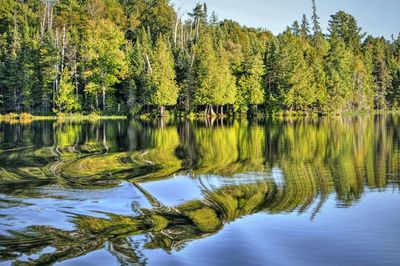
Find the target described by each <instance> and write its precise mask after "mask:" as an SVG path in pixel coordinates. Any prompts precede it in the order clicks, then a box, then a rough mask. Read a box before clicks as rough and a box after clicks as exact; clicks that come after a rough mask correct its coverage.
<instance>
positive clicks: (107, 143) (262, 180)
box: [0, 115, 400, 264]
mask: <svg viewBox="0 0 400 266" xmlns="http://www.w3.org/2000/svg"><path fill="white" fill-rule="evenodd" d="M399 123H400V118H399V117H397V116H390V115H388V116H365V117H342V118H340V117H338V118H330V119H323V118H313V119H294V120H290V119H288V120H266V121H247V120H242V121H220V120H218V121H207V122H202V121H197V122H189V121H181V122H172V121H171V122H163V124H162V125H160V123H159V122H148V123H140V122H138V121H99V122H96V123H90V122H65V123H57V122H48V121H47V122H34V123H31V124H5V123H3V124H0V162H1V163H0V177H1V182H0V193H2V194H3V195H4V197H2V199H1V200H0V208H8V209H11V208H15V207H16V206H19V205H20V204H26V203H24V199H27V198H28V199H32V198H33V199H34V198H46V197H54V196H52V195H46V194H44V193H43V192H42V191H41V190H40V189H38V188H41V187H48V186H57V187H59V188H62V189H63V190H65V191H68V190H71V189H82V192H84V191H87V190H88V189H97V190H102V189H106V188H112V187H115V186H118V185H120V184H121V183H122V182H130V183H131V184H133V185H134V186H133V188H135V190H137V191H139V192H140V193H141V194H142V195H143V196H144V197H145V198H146V199H147V201H148V203H149V204H150V205H151V207H148V208H147V207H146V208H144V207H141V206H139V205H138V204H133V206H135V207H134V208H135V210H134V211H135V212H134V213H135V214H132V215H120V214H116V213H109V212H104V211H102V210H97V211H98V213H101V214H102V215H103V216H105V217H96V216H91V215H82V214H77V213H75V212H74V211H71V212H69V213H68V215H69V216H70V217H71V222H72V224H73V225H74V230H64V229H59V228H57V227H54V226H49V225H32V226H28V227H27V228H25V229H23V230H9V231H8V233H7V234H4V235H3V236H1V237H0V259H1V260H3V261H16V262H18V261H19V259H21V256H22V255H23V256H31V255H32V254H36V255H37V256H36V257H35V258H34V259H30V260H28V261H25V263H27V264H46V263H54V262H58V261H63V260H66V259H69V258H75V257H79V256H82V255H84V254H87V253H89V252H91V251H94V250H98V249H103V248H106V249H107V250H108V251H109V252H110V253H111V254H113V255H114V256H115V257H116V258H117V259H118V261H119V262H120V263H121V264H124V263H125V264H130V263H139V264H145V263H146V258H145V256H144V255H143V252H142V251H143V250H144V249H160V248H161V249H164V250H166V251H172V250H177V251H179V250H180V249H181V248H183V247H184V246H185V244H186V243H188V242H190V241H194V240H196V239H200V238H204V237H207V236H210V235H212V234H216V233H217V232H218V231H220V230H222V229H223V227H224V225H225V224H227V223H230V222H232V221H235V220H236V219H238V218H240V217H244V216H248V215H251V214H255V213H260V212H264V213H268V214H278V213H290V212H300V213H302V212H305V211H309V212H310V214H311V219H313V218H314V217H315V216H316V215H318V212H319V211H320V209H321V208H322V207H323V205H324V202H325V201H326V200H327V198H328V197H329V196H330V195H335V196H336V203H337V206H339V207H348V206H351V205H352V204H354V203H356V202H358V201H359V200H360V199H361V198H362V197H363V195H364V194H365V193H368V191H375V190H376V191H384V190H386V189H389V188H390V189H396V190H398V185H399V180H400V178H399V173H400V169H399V167H400V143H399V133H400V132H399V131H398V128H399V126H400V124H399ZM175 176H187V177H188V178H191V179H194V180H196V182H197V184H198V185H199V186H200V188H201V191H202V192H201V197H200V198H198V199H192V200H186V201H184V202H182V203H180V204H176V205H174V206H166V205H164V204H163V203H162V202H161V201H160V200H158V199H157V198H156V196H154V195H152V194H151V192H149V191H147V190H146V189H145V188H144V187H143V185H144V184H149V183H152V182H156V181H158V180H164V179H167V178H174V177H175ZM210 176H213V178H215V179H224V180H228V181H226V182H225V183H223V184H222V185H220V186H215V187H213V186H212V187H210V186H207V185H205V184H204V183H203V182H202V178H204V177H206V178H207V177H210ZM229 180H231V181H229ZM177 193H178V192H177ZM310 209H311V210H310ZM1 219H2V217H0V220H1ZM135 235H144V236H145V237H146V239H147V241H146V243H145V244H144V245H143V246H140V245H139V244H137V243H135V242H134V241H133V240H132V236H135ZM19 262H20V263H24V262H23V261H19Z"/></svg>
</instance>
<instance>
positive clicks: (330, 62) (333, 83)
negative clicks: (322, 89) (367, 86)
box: [325, 35, 352, 113]
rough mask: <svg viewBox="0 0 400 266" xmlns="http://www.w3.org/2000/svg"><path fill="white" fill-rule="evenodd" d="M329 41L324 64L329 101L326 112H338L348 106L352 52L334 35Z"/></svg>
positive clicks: (346, 108)
mask: <svg viewBox="0 0 400 266" xmlns="http://www.w3.org/2000/svg"><path fill="white" fill-rule="evenodd" d="M329 42H330V50H329V54H328V57H327V59H326V65H325V71H326V73H327V77H328V82H327V89H328V102H329V105H328V106H327V110H326V112H328V113H338V112H342V111H346V110H348V109H349V108H350V106H349V103H350V98H351V95H352V92H351V88H352V79H351V78H352V77H351V76H352V71H351V62H352V54H351V53H350V52H349V51H348V50H347V49H346V45H345V43H344V41H343V40H342V39H341V38H339V37H337V36H336V35H333V36H331V37H330V41H329Z"/></svg>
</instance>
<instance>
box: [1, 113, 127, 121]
mask: <svg viewBox="0 0 400 266" xmlns="http://www.w3.org/2000/svg"><path fill="white" fill-rule="evenodd" d="M126 118H127V117H126V116H120V115H111V116H104V115H100V114H96V113H91V114H87V115H85V114H57V115H32V114H29V113H20V114H17V113H9V114H0V121H19V122H24V121H33V120H89V121H93V120H101V119H126Z"/></svg>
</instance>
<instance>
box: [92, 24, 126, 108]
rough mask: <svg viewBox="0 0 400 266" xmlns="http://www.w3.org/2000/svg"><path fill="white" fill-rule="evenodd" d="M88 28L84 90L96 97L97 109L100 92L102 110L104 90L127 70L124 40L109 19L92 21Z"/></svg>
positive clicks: (104, 104)
mask: <svg viewBox="0 0 400 266" xmlns="http://www.w3.org/2000/svg"><path fill="white" fill-rule="evenodd" d="M88 31H89V32H90V33H89V36H88V40H87V49H86V51H85V52H86V54H85V59H86V61H87V69H86V73H85V74H86V77H87V79H88V81H89V82H88V83H87V84H86V87H85V91H86V92H87V93H89V94H91V95H94V96H95V98H96V107H97V108H98V107H99V102H98V94H99V93H101V95H102V110H103V111H105V110H106V93H107V92H111V91H112V88H113V85H115V84H117V83H119V82H121V79H122V78H124V77H125V76H126V73H127V70H128V69H127V63H126V59H125V53H124V51H123V45H124V44H125V39H124V35H123V34H122V32H121V31H120V30H119V29H118V27H117V26H116V25H115V24H113V23H111V22H110V21H108V20H98V21H92V22H91V23H90V24H89V29H88Z"/></svg>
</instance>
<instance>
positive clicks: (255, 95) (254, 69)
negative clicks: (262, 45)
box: [238, 53, 265, 111]
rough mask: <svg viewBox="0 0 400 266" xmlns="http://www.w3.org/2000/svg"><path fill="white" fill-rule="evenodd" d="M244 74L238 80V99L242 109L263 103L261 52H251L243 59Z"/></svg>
mask: <svg viewBox="0 0 400 266" xmlns="http://www.w3.org/2000/svg"><path fill="white" fill-rule="evenodd" d="M244 70H245V72H244V74H243V75H242V76H241V77H240V79H239V81H238V85H239V89H238V99H239V101H241V103H239V104H240V106H241V109H244V110H242V111H246V110H247V107H248V106H249V105H250V106H257V105H261V104H263V103H264V82H263V81H264V80H263V77H264V74H265V69H264V64H263V60H262V57H261V53H256V54H252V55H250V56H249V58H248V59H247V60H246V61H245V66H244Z"/></svg>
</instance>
